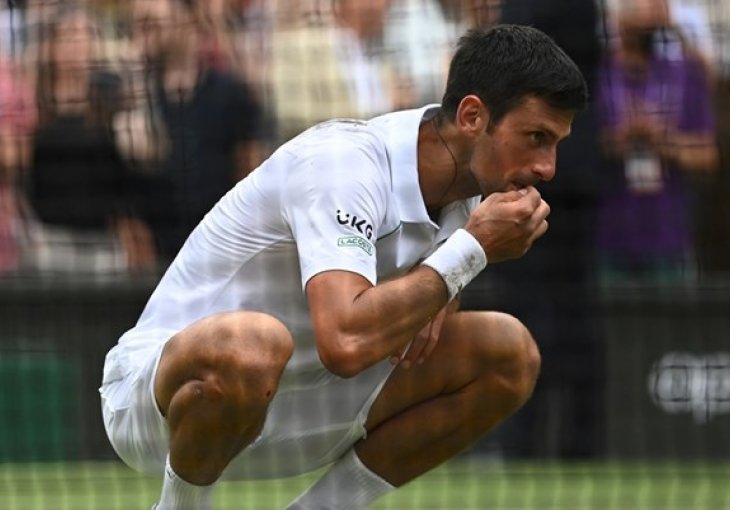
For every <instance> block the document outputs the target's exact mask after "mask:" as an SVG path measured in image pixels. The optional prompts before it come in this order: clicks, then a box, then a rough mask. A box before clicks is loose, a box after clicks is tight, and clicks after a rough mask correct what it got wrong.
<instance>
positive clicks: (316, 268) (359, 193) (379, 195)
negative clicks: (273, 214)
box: [285, 142, 388, 288]
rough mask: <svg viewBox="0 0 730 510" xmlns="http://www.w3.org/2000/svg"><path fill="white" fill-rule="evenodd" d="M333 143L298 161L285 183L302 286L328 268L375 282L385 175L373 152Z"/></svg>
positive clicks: (384, 195) (286, 208)
mask: <svg viewBox="0 0 730 510" xmlns="http://www.w3.org/2000/svg"><path fill="white" fill-rule="evenodd" d="M336 145H337V143H336V142H335V143H332V144H331V145H330V146H329V147H327V148H326V149H325V150H322V151H318V152H319V154H316V155H314V156H313V157H308V158H306V159H304V160H303V161H301V163H300V164H298V165H297V168H296V169H294V171H293V172H292V177H291V178H290V179H289V180H288V182H287V183H286V194H285V196H286V205H285V216H286V220H287V222H288V224H289V226H290V228H291V231H292V235H293V237H294V240H295V242H296V244H297V253H298V255H299V263H300V269H301V277H302V288H304V287H305V286H306V283H307V281H309V279H310V278H312V277H313V276H314V275H316V274H318V273H321V272H324V271H331V270H343V271H351V272H354V273H357V274H360V275H362V276H364V277H365V278H367V279H368V280H369V281H370V283H372V284H373V285H375V284H376V283H377V273H376V267H377V264H376V250H375V240H376V239H377V238H378V228H379V226H380V225H381V223H382V220H383V218H384V217H385V205H386V199H387V194H386V192H387V186H388V184H387V180H386V179H385V178H384V176H383V175H382V173H381V170H380V165H379V164H378V162H377V156H376V155H375V154H374V153H371V152H370V151H368V150H366V149H363V148H361V147H332V146H336Z"/></svg>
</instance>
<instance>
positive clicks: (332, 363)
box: [318, 341, 369, 379]
mask: <svg viewBox="0 0 730 510" xmlns="http://www.w3.org/2000/svg"><path fill="white" fill-rule="evenodd" d="M318 350H319V359H320V360H321V361H322V364H323V365H324V367H325V368H326V369H327V370H329V371H330V372H332V373H333V374H335V375H336V376H338V377H342V378H343V379H349V378H351V377H355V376H356V375H357V374H359V373H360V372H362V371H363V370H365V369H366V368H367V367H368V366H369V364H368V363H367V360H366V359H365V356H364V355H363V352H362V351H361V350H360V349H358V347H357V346H356V345H354V344H353V343H351V342H345V341H339V342H332V343H330V344H328V345H320V346H319V348H318Z"/></svg>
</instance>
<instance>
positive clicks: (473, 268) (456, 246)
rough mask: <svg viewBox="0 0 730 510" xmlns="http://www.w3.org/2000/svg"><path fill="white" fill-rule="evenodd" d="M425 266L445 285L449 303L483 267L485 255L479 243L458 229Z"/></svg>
mask: <svg viewBox="0 0 730 510" xmlns="http://www.w3.org/2000/svg"><path fill="white" fill-rule="evenodd" d="M423 265H426V266H428V267H430V268H431V269H433V270H434V271H436V272H437V273H438V274H439V275H440V276H441V278H442V279H443V280H444V283H445V284H446V288H447V290H448V294H449V301H451V300H452V299H453V298H454V297H455V296H456V295H457V294H458V293H459V292H461V290H462V289H463V288H464V287H466V285H467V284H468V283H469V282H471V281H472V280H473V279H474V277H476V275H478V274H479V273H480V272H481V271H482V270H483V269H484V268H485V267H487V255H486V253H484V249H483V248H482V246H481V245H480V244H479V241H477V240H476V238H475V237H474V236H473V235H471V234H470V233H469V232H467V231H466V230H464V229H461V228H460V229H459V230H457V231H456V232H454V233H453V234H451V236H450V237H449V238H448V239H447V240H446V241H445V242H444V243H443V244H442V245H441V246H440V247H439V248H438V249H437V250H436V251H435V252H433V253H432V254H431V255H429V256H428V257H427V258H426V260H424V261H423Z"/></svg>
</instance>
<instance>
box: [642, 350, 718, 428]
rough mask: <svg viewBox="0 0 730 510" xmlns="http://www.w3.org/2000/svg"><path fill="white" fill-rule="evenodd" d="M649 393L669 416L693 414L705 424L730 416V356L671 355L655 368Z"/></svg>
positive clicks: (665, 357)
mask: <svg viewBox="0 0 730 510" xmlns="http://www.w3.org/2000/svg"><path fill="white" fill-rule="evenodd" d="M648 385H649V388H648V389H649V394H650V395H651V398H652V400H653V401H654V403H655V404H656V405H657V406H658V407H659V408H661V409H663V410H664V411H665V412H667V413H672V414H679V413H692V417H693V419H694V421H695V423H698V424H705V423H708V422H709V421H711V420H712V419H713V418H715V417H716V416H719V415H722V414H729V413H730V353H727V352H719V353H712V354H705V355H698V354H692V353H687V352H669V353H667V354H665V355H664V356H663V357H662V358H661V359H660V360H659V361H657V362H655V363H654V364H653V365H652V368H651V371H650V372H649V377H648Z"/></svg>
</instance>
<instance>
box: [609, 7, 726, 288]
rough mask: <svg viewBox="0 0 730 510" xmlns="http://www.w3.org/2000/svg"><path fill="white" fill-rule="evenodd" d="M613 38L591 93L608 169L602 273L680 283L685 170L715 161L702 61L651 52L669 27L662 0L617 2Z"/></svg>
mask: <svg viewBox="0 0 730 510" xmlns="http://www.w3.org/2000/svg"><path fill="white" fill-rule="evenodd" d="M613 15H614V16H615V18H614V19H615V22H616V30H617V36H618V41H617V44H616V45H615V46H614V47H613V48H612V52H611V54H610V55H609V56H608V58H607V60H606V62H605V65H604V66H603V67H602V70H601V75H600V79H599V84H598V90H597V96H598V98H599V102H600V123H601V128H602V138H603V145H604V150H605V154H606V156H607V159H608V161H607V167H608V168H607V170H606V171H607V177H608V182H606V184H605V186H604V189H603V195H602V204H601V208H600V211H599V218H598V227H597V231H598V250H599V256H600V259H601V260H600V271H601V277H602V279H603V281H604V282H613V281H615V280H616V279H629V280H636V279H640V280H649V281H653V282H681V281H684V280H686V278H687V277H690V276H691V275H693V274H694V271H695V261H694V243H693V231H692V191H691V187H690V183H689V182H688V181H687V179H686V175H685V174H686V173H687V172H706V171H711V170H714V169H715V168H716V166H717V159H718V154H717V147H716V143H715V125H714V119H713V111H712V97H711V93H710V88H709V85H708V80H707V75H706V73H705V72H704V69H703V67H702V65H701V64H700V63H699V62H698V61H697V60H696V59H694V58H691V57H690V56H684V57H683V58H680V59H677V58H670V57H668V56H666V55H663V54H660V53H659V52H657V51H656V48H657V47H656V34H657V31H659V30H665V31H666V30H673V26H672V23H671V21H670V17H669V9H668V7H667V4H666V0H641V1H633V2H628V1H622V2H620V3H618V4H617V5H616V6H615V9H614V13H613Z"/></svg>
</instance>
